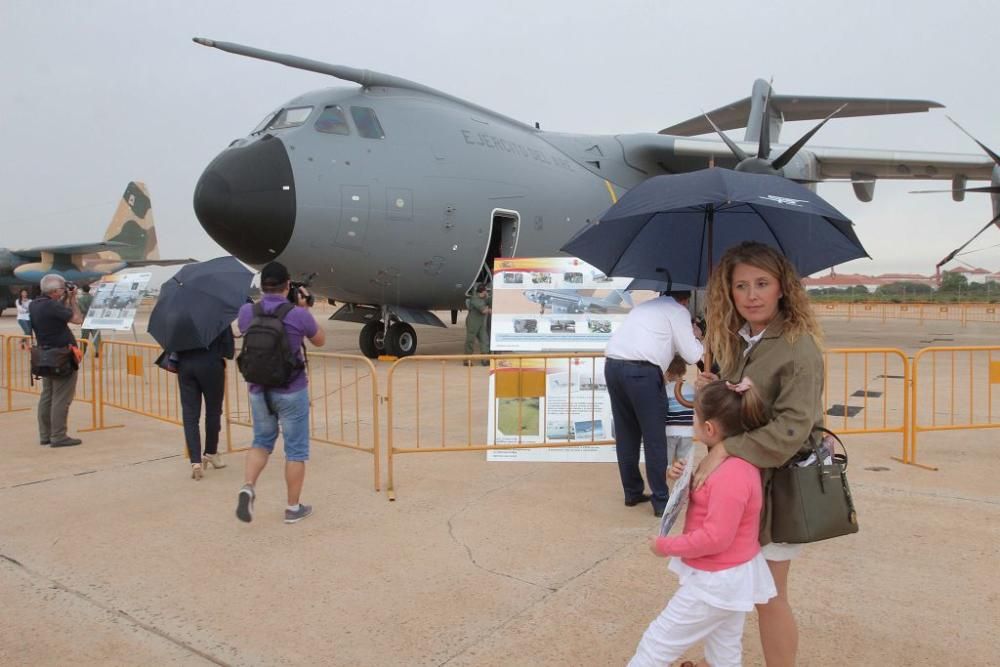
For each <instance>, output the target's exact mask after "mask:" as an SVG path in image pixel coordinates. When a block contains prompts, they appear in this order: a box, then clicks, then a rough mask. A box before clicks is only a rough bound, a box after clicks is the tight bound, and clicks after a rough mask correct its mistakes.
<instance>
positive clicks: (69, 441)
mask: <svg viewBox="0 0 1000 667" xmlns="http://www.w3.org/2000/svg"><path fill="white" fill-rule="evenodd" d="M82 444H83V440H80V438H63V439H62V440H53V441H52V442H50V443H49V446H50V447H76V446H77V445H82Z"/></svg>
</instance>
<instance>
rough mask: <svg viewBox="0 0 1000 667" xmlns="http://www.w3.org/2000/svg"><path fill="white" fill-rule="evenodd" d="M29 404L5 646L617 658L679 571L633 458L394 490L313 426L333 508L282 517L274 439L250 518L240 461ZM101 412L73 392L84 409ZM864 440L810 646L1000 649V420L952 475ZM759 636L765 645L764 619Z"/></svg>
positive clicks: (201, 656)
mask: <svg viewBox="0 0 1000 667" xmlns="http://www.w3.org/2000/svg"><path fill="white" fill-rule="evenodd" d="M824 324H825V327H826V330H827V340H826V344H827V345H828V346H830V347H846V346H876V345H886V346H892V347H900V348H903V349H904V350H905V351H906V352H907V353H908V354H912V353H913V351H915V350H916V349H919V348H920V347H924V346H926V345H929V344H932V342H931V341H932V340H933V339H945V340H933V344H944V345H947V344H953V345H960V344H989V343H992V342H994V341H995V340H996V339H997V332H998V329H997V328H996V326H995V325H974V324H970V325H969V326H968V327H965V328H962V327H960V326H959V324H958V323H957V322H937V323H927V324H924V325H922V326H918V325H916V324H914V323H896V324H892V323H889V324H881V323H878V322H867V323H857V322H854V323H847V322H838V321H827V322H825V323H824ZM324 326H325V327H326V328H327V331H328V336H329V338H328V340H329V342H328V345H327V347H326V349H327V350H329V351H340V352H347V353H355V352H356V349H357V348H356V339H357V332H358V328H357V327H356V326H355V325H348V324H340V323H331V322H327V323H326V324H325V325H324ZM143 328H144V324H140V325H139V326H137V329H143ZM15 332H16V324H15V322H14V320H13V318H12V317H10V316H9V315H8V316H5V317H3V318H0V333H15ZM418 335H419V336H420V346H421V347H420V349H421V352H423V353H428V354H430V353H433V354H455V353H461V351H462V341H463V338H464V330H463V328H462V326H461V322H459V325H458V326H456V327H451V328H449V329H448V330H434V329H428V328H418ZM119 338H123V336H121V335H119ZM128 338H131V336H130V335H129V336H128ZM386 367H387V364H385V363H381V364H379V370H380V374H384V372H385V368H386ZM14 402H15V407H21V408H28V410H25V411H20V412H12V413H0V429H2V432H3V434H4V436H3V443H4V444H3V445H2V447H3V450H4V458H3V465H2V467H0V599H2V600H3V609H4V612H3V614H0V664H4V665H63V664H76V665H201V664H219V665H345V666H347V665H351V666H358V665H372V666H393V665H408V666H415V665H449V666H450V667H457V666H494V665H495V666H501V665H503V666H511V665H514V666H520V665H525V666H529V665H554V666H555V665H558V666H561V665H596V666H603V665H623V664H625V663H626V661H627V660H628V658H629V657H630V656H631V654H632V651H633V650H634V648H635V645H636V643H637V642H638V640H639V637H640V636H641V635H642V632H643V631H644V630H645V628H646V625H647V624H648V623H649V622H650V621H651V620H652V619H653V618H654V617H655V616H656V615H657V614H658V613H659V611H660V610H661V609H662V607H663V605H664V604H665V603H666V601H667V600H668V599H669V597H670V595H671V594H672V593H673V591H674V590H675V589H676V579H675V577H674V576H673V575H672V574H671V573H669V572H668V571H667V569H666V564H667V561H666V560H664V559H658V558H655V557H653V556H652V555H651V554H650V553H649V552H648V550H647V547H646V536H647V535H651V534H653V533H654V532H655V530H656V526H657V520H656V519H655V518H654V517H653V515H652V511H651V509H650V507H649V506H648V505H645V506H639V507H635V508H626V507H624V505H623V504H622V498H621V488H620V483H619V481H618V475H617V469H616V467H615V466H614V465H608V464H552V463H487V462H486V461H485V455H484V454H483V453H481V452H479V453H468V454H466V453H458V454H447V455H433V454H428V455H421V456H406V457H400V459H399V460H398V461H397V463H396V466H397V468H396V475H397V488H398V489H399V500H397V501H396V502H394V503H390V502H388V501H387V500H386V496H385V494H384V493H383V494H379V493H376V492H374V491H373V490H372V488H371V459H370V457H368V456H367V455H364V454H360V453H358V452H354V451H350V450H345V449H340V448H336V447H331V446H326V445H320V444H314V445H313V457H312V460H311V461H310V463H309V465H308V471H307V478H306V484H305V492H304V494H303V500H304V501H305V502H307V503H311V504H313V505H314V506H315V514H314V516H312V517H310V518H308V519H307V520H305V521H303V522H301V523H299V524H295V525H285V524H283V523H282V510H283V508H284V504H285V498H284V482H283V479H282V474H281V468H282V460H281V458H280V455H279V456H278V457H276V460H275V461H273V462H272V463H271V465H270V466H269V467H268V468H267V470H265V472H264V475H263V476H262V478H261V480H260V482H259V484H258V493H259V495H258V501H257V505H256V514H255V518H254V521H253V522H252V523H251V524H242V523H240V522H239V521H237V520H236V518H235V516H234V515H233V511H234V509H235V501H236V492H237V490H238V489H239V487H240V484H241V483H242V464H243V455H242V454H234V455H231V456H228V457H227V462H228V464H229V465H228V466H227V467H226V468H224V469H221V470H209V471H208V472H207V473H206V475H205V478H204V479H203V480H201V481H199V482H195V481H193V480H192V479H190V472H189V466H188V464H187V462H186V458H185V456H184V454H183V437H182V433H181V430H180V428H179V427H177V426H173V425H170V424H166V423H161V422H156V421H154V420H149V419H145V418H141V417H138V416H134V415H131V414H128V413H124V412H121V411H116V410H111V409H109V410H108V422H109V423H114V424H123V425H124V427H123V428H116V429H110V430H105V431H99V432H93V433H82V434H79V435H81V436H82V437H83V439H84V444H83V445H82V446H80V447H75V448H68V449H50V448H48V447H40V446H39V445H38V444H37V432H36V426H35V418H34V412H33V408H34V399H33V398H32V397H31V396H26V395H16V396H15V399H14ZM485 409H486V408H485V406H484V407H483V411H484V414H485ZM86 423H89V406H87V405H82V404H75V405H74V406H73V408H72V412H71V425H74V426H75V425H84V424H86ZM71 430H73V431H75V428H73V429H71ZM234 437H235V438H236V441H235V442H234V444H235V445H237V446H244V445H246V444H248V443H249V440H250V434H249V431H248V430H246V429H242V428H237V429H234ZM845 441H846V443H847V445H848V447H849V448H850V456H851V465H850V480H851V484H852V490H853V491H854V496H855V500H856V503H857V505H858V509H859V514H860V522H861V532H860V533H858V534H857V535H853V536H849V537H844V538H839V539H836V540H831V541H828V542H825V543H819V544H815V545H810V546H807V547H806V549H805V552H804V554H803V556H802V557H801V558H800V559H798V560H796V561H795V563H794V565H793V567H792V569H791V585H790V589H791V597H792V602H793V607H794V609H795V612H796V616H797V618H798V622H799V628H800V646H801V649H800V659H799V664H800V665H808V666H813V665H816V666H826V665H831V666H833V665H836V666H838V667H839V666H841V665H844V664H856V665H901V666H902V665H941V664H956V665H959V664H960V665H1000V644H998V639H997V632H996V629H997V628H998V627H1000V588H998V586H997V584H996V566H997V563H998V557H1000V491H998V488H1000V487H998V485H997V482H996V480H997V479H998V478H1000V457H998V456H997V449H996V443H997V434H996V431H990V430H980V431H956V432H942V433H934V434H922V435H921V441H920V442H921V459H922V460H925V461H926V462H929V463H933V464H934V465H937V466H939V467H940V469H939V470H938V471H937V472H931V471H928V470H924V469H921V468H917V467H913V466H906V465H903V464H900V463H898V462H897V461H895V460H893V459H892V458H891V457H892V456H898V455H899V453H900V437H899V436H898V435H855V436H848V437H846V438H845ZM744 651H745V664H747V665H760V664H762V657H761V650H760V643H759V639H758V637H757V625H756V618H755V615H754V614H752V613H751V614H750V615H749V617H748V621H747V627H746V630H745V635H744ZM700 655H701V654H700V653H699V652H697V651H694V652H692V653H691V654H690V657H691V658H697V657H699V656H700Z"/></svg>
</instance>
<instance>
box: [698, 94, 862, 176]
mask: <svg viewBox="0 0 1000 667" xmlns="http://www.w3.org/2000/svg"><path fill="white" fill-rule="evenodd" d="M770 101H771V87H770V86H768V91H767V96H766V97H765V98H764V107H763V109H762V110H761V115H762V118H761V124H760V138H759V140H758V144H757V154H756V155H753V156H751V155H747V153H746V151H744V150H743V149H742V148H740V147H739V146H738V145H737V144H736V142H735V141H733V140H732V139H730V138H729V137H728V136H727V135H726V134H725V133H724V132H723V131H722V130H720V129H719V126H718V125H716V124H715V121H713V120H712V118H711V116H709V115H708V114H707V113H704V116H705V120H707V121H708V123H709V125H711V126H712V129H714V130H715V133H716V134H718V135H719V137H720V138H721V139H722V140H723V141H724V142H725V143H726V146H728V147H729V150H730V151H731V152H732V153H733V155H734V156H735V157H736V159H737V160H739V163H737V165H736V171H745V172H748V173H752V174H770V175H773V176H785V172H784V168H785V165H787V164H788V163H789V162H791V161H792V158H793V157H795V154H796V153H798V152H799V151H800V150H802V147H803V146H805V145H806V142H807V141H809V140H810V139H812V137H813V135H814V134H816V133H817V132H819V129H820V128H821V127H823V126H824V125H826V122H827V121H828V120H830V119H831V118H833V117H834V116H836V115H837V114H838V113H840V112H841V111H843V109H844V107H846V106H847V104H846V103H845V104H841V105H840V106H839V107H837V108H836V109H834V110H833V112H832V113H831V114H830V115H828V116H827V117H826V118H824V119H823V120H821V121H820V122H819V123H818V124H817V125H816V127H814V128H813V129H811V130H809V131H808V132H806V133H805V134H804V135H802V137H801V138H800V139H799V140H798V141H796V142H795V143H794V144H792V145H791V146H789V147H788V148H786V149H785V150H784V151H782V153H781V155H779V156H778V157H776V158H774V159H773V160H771V159H769V158H770V156H771V128H770V123H769V122H768V117H769V116H768V105H769V103H770ZM788 178H791V179H792V180H794V181H798V182H800V183H815V182H817V181H815V180H814V179H808V178H793V177H790V176H789V177H788Z"/></svg>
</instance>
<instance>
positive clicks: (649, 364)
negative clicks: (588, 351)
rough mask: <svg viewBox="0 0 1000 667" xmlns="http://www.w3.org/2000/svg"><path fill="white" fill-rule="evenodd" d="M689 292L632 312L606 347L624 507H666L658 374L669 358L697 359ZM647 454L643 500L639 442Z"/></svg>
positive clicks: (663, 401)
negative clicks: (647, 488) (647, 485)
mask: <svg viewBox="0 0 1000 667" xmlns="http://www.w3.org/2000/svg"><path fill="white" fill-rule="evenodd" d="M690 297H691V293H690V292H686V291H685V292H663V293H661V295H660V296H659V297H657V298H655V299H650V300H649V301H646V302H643V303H641V304H639V305H638V306H636V307H635V308H633V309H632V310H631V311H630V312H629V314H628V317H626V318H625V321H624V322H622V324H621V326H620V327H618V329H616V330H615V332H614V334H612V336H611V340H609V341H608V346H607V348H605V351H604V356H605V357H606V361H605V364H604V379H605V382H606V383H607V385H608V395H609V396H610V398H611V413H612V415H613V416H614V420H615V449H616V451H617V454H618V472H619V474H620V475H621V479H622V488H623V490H624V491H625V504H626V505H627V506H628V507H634V506H635V505H638V504H640V503H644V502H646V501H647V500H650V499H652V501H653V513H654V514H656V516H661V515H662V514H663V508H664V507H665V506H666V504H667V497H668V494H669V492H668V490H667V440H666V435H665V432H664V428H663V426H664V423H665V422H666V419H667V396H666V393H665V391H664V382H663V375H664V373H666V371H667V367H668V366H669V365H670V361H671V360H672V359H673V358H674V355H676V354H679V355H680V356H681V357H683V358H684V360H685V361H686V362H688V363H689V364H693V363H695V362H697V361H698V360H699V359H701V357H702V354H703V353H704V350H703V348H702V345H701V343H700V342H699V339H700V338H701V331H700V330H699V329H698V328H697V327H696V326H694V325H693V324H692V323H691V314H690V313H689V312H688V309H687V308H686V304H687V302H688V299H690ZM640 441H641V442H642V443H644V446H645V451H646V478H647V480H648V481H649V489H650V491H651V492H652V493H651V496H650V495H646V493H645V485H644V483H643V481H642V474H641V473H640V472H639V443H640Z"/></svg>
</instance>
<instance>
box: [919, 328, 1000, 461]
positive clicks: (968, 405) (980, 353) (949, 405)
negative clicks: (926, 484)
mask: <svg viewBox="0 0 1000 667" xmlns="http://www.w3.org/2000/svg"><path fill="white" fill-rule="evenodd" d="M912 373H913V391H912V393H911V395H910V399H911V406H910V411H911V414H912V416H913V426H912V430H911V433H910V457H909V461H908V463H912V464H914V465H918V466H921V467H924V468H929V469H931V470H936V469H937V468H935V467H933V466H927V465H924V464H921V463H918V462H917V434H919V433H920V432H922V431H948V430H956V429H984V428H1000V390H998V391H997V392H994V391H993V386H994V385H997V384H1000V347H996V346H988V345H982V346H965V347H926V348H924V349H922V350H920V351H919V352H917V354H916V356H914V357H913V362H912Z"/></svg>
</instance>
